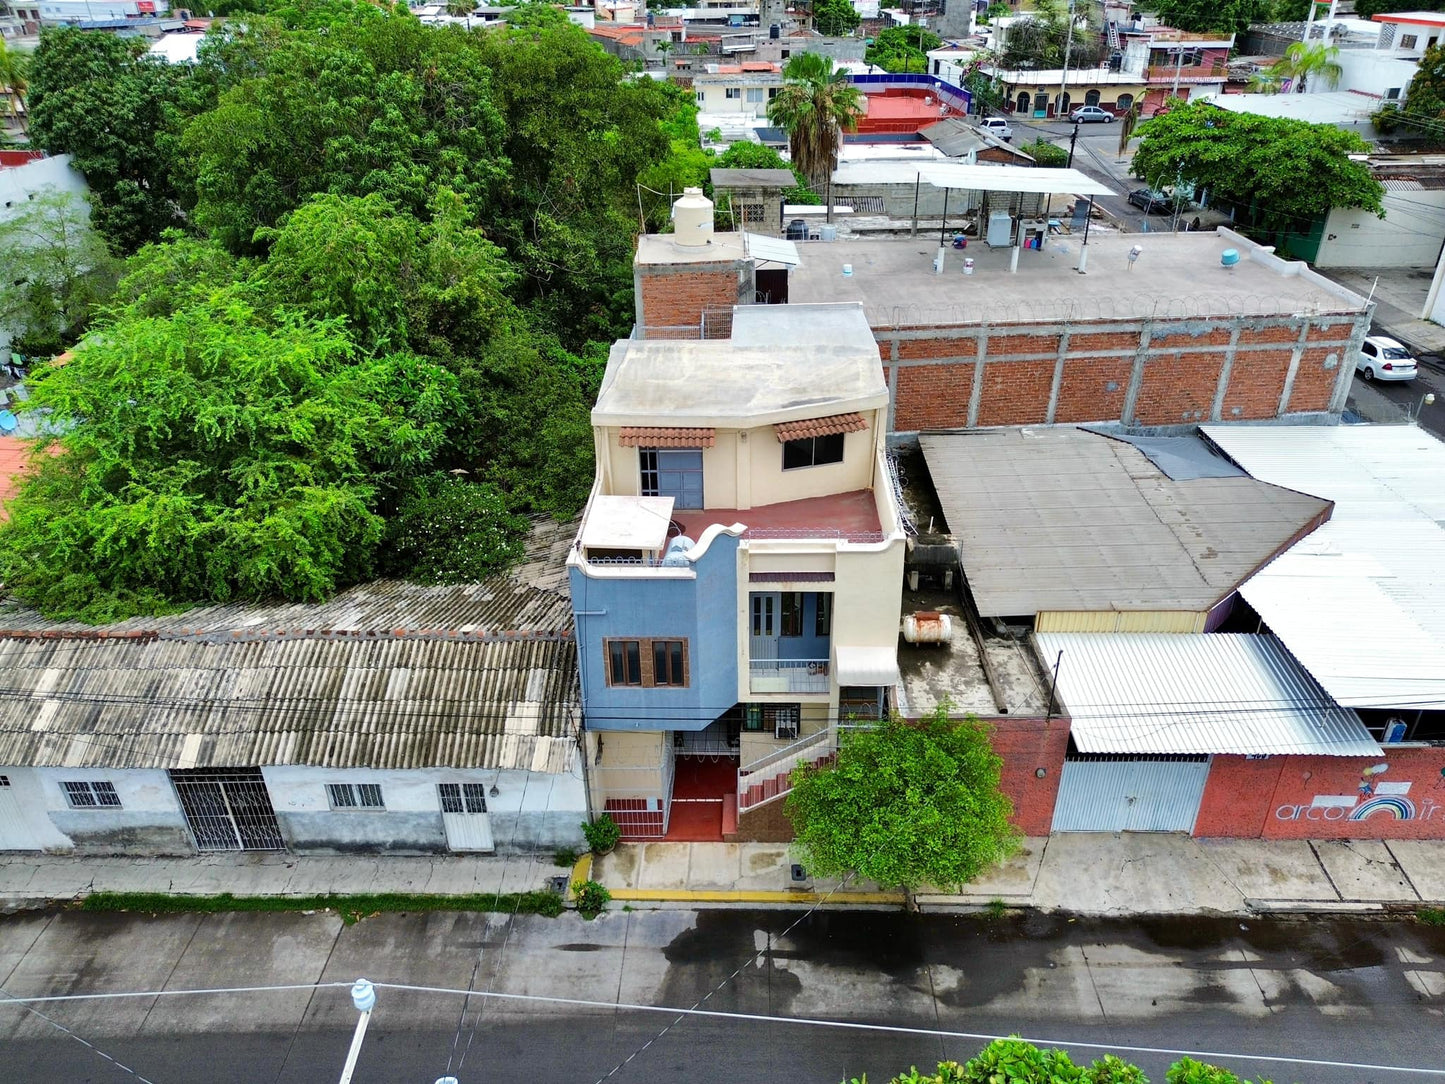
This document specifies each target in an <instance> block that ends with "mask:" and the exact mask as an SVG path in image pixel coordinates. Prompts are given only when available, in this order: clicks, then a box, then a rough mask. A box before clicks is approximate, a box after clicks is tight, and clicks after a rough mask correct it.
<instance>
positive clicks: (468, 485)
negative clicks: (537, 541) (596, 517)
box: [386, 472, 528, 583]
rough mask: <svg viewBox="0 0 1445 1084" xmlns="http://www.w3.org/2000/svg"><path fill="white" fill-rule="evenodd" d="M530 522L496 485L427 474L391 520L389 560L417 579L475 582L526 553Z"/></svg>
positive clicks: (392, 567) (392, 566) (394, 570)
mask: <svg viewBox="0 0 1445 1084" xmlns="http://www.w3.org/2000/svg"><path fill="white" fill-rule="evenodd" d="M527 527H528V524H527V520H526V518H525V517H523V516H518V515H515V514H513V513H512V512H511V511H509V510H508V508H507V498H506V497H505V496H504V495H503V494H502V491H501V490H500V489H498V488H497V487H496V486H494V485H491V484H488V483H479V482H468V481H466V480H465V479H463V478H458V477H455V476H453V475H450V474H444V473H440V472H438V473H433V474H428V475H424V476H423V477H421V478H418V479H417V480H416V481H415V482H413V483H412V484H411V487H410V489H409V491H408V492H407V493H406V495H405V496H404V497H402V499H401V502H400V503H399V504H398V506H397V510H396V515H394V516H393V517H392V518H391V520H390V522H388V524H387V528H386V551H387V556H386V563H387V566H388V568H389V569H390V570H391V571H392V573H393V574H395V575H399V576H404V577H405V578H406V579H409V580H412V581H414V582H416V583H476V582H477V581H479V580H482V579H484V578H485V577H486V576H488V575H489V574H491V573H493V572H497V571H499V570H501V569H504V568H506V567H507V566H508V565H510V564H511V563H512V562H513V561H515V560H517V558H519V557H521V555H522V539H523V537H524V536H525V535H526V533H527Z"/></svg>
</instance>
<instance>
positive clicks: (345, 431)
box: [0, 292, 456, 621]
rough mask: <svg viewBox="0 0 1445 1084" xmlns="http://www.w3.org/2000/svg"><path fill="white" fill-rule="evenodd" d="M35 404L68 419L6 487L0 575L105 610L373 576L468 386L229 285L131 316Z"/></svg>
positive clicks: (87, 349)
mask: <svg viewBox="0 0 1445 1084" xmlns="http://www.w3.org/2000/svg"><path fill="white" fill-rule="evenodd" d="M22 409H27V410H37V411H48V412H49V421H50V422H51V427H50V431H51V432H53V433H56V434H58V435H57V436H54V437H52V438H50V440H48V441H47V442H46V443H45V445H43V446H42V448H41V450H40V451H39V453H38V454H37V455H36V457H35V469H34V470H33V471H32V472H31V474H30V476H29V477H28V479H27V481H26V482H25V484H24V486H23V488H22V489H21V491H20V493H19V495H18V496H16V497H15V498H14V499H13V500H12V501H11V502H10V503H9V512H10V521H9V522H8V523H7V524H6V525H5V526H4V528H3V529H0V577H3V579H4V582H5V584H6V585H7V587H9V588H10V589H11V590H12V591H14V592H15V594H16V595H17V596H18V597H20V598H21V599H23V600H25V601H27V602H30V603H32V604H34V605H36V606H39V607H40V608H41V610H42V611H44V612H45V613H47V614H49V615H50V616H53V617H64V618H81V619H83V620H92V621H100V620H112V619H115V618H119V617H124V616H127V615H130V614H136V613H155V612H160V611H163V610H165V609H168V608H174V607H177V606H183V605H186V604H188V603H195V602H202V601H212V602H223V601H227V600H229V599H234V598H267V597H279V598H286V599H296V600H313V599H320V598H324V597H326V596H327V595H329V594H331V593H332V592H333V591H335V590H336V589H337V588H338V587H341V586H344V585H346V584H348V583H354V582H357V581H359V580H361V579H364V578H367V577H369V576H370V575H371V574H372V571H373V569H374V567H375V563H376V551H377V546H378V544H379V542H380V540H381V537H382V531H383V521H382V518H381V516H380V515H379V514H378V510H377V509H378V507H379V506H380V505H381V504H382V503H383V502H384V501H385V500H386V499H388V497H389V495H390V494H392V493H395V492H397V491H398V490H399V489H400V487H401V485H402V483H403V482H404V481H405V479H406V478H408V477H409V476H411V475H414V474H415V473H417V472H418V471H419V470H422V469H425V468H427V467H428V465H429V464H430V462H431V460H432V459H433V457H434V456H435V455H436V452H437V450H438V448H439V446H440V444H441V441H442V437H443V434H444V423H443V419H444V418H445V417H446V416H447V414H448V413H449V412H450V411H452V410H454V409H456V396H455V382H454V380H453V379H452V378H451V377H450V376H449V375H448V374H447V373H446V372H445V371H443V370H441V369H440V368H438V367H437V366H435V365H431V364H428V363H426V362H424V361H421V360H420V359H418V358H416V357H414V356H412V355H409V354H391V355H387V356H385V357H379V358H365V357H359V356H358V355H357V353H356V350H355V348H354V347H353V346H352V344H351V343H350V342H349V340H347V339H346V337H345V336H344V335H343V334H342V332H341V328H340V326H339V324H338V323H337V322H335V321H315V320H308V319H305V318H301V317H295V316H282V317H281V318H280V320H279V322H276V321H273V320H272V319H271V318H269V317H263V316H262V315H260V314H259V313H257V312H256V311H255V310H254V309H252V308H251V307H250V306H249V305H247V304H246V303H245V302H244V301H241V300H239V299H237V298H236V297H234V296H230V295H228V294H227V293H225V292H222V293H217V294H215V295H213V296H212V297H210V298H209V299H207V300H206V301H203V302H200V303H196V304H192V305H188V306H186V307H184V308H182V309H180V310H179V311H177V312H176V313H174V314H172V315H170V316H164V317H143V316H133V315H128V314H123V315H121V316H120V317H119V318H118V319H117V320H116V321H115V322H113V323H111V324H109V325H108V326H106V327H105V329H104V333H103V334H98V335H93V336H91V337H90V338H88V339H87V341H86V342H85V343H84V344H83V345H82V346H81V347H79V348H78V349H77V350H76V352H75V357H74V359H73V360H72V361H71V362H70V364H69V365H66V366H64V367H62V368H56V369H43V370H38V371H37V372H36V373H34V374H32V393H31V398H30V401H29V402H28V403H27V404H25V405H24V407H23V408H22ZM46 451H54V452H56V453H57V454H54V455H48V454H45V452H46Z"/></svg>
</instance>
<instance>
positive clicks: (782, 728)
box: [773, 722, 798, 739]
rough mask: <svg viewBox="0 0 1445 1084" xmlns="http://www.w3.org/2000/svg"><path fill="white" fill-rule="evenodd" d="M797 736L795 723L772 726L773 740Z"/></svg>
mask: <svg viewBox="0 0 1445 1084" xmlns="http://www.w3.org/2000/svg"><path fill="white" fill-rule="evenodd" d="M797 736H798V724H797V723H796V722H792V723H784V722H776V723H774V724H773V737H775V738H789V739H792V738H796V737H797Z"/></svg>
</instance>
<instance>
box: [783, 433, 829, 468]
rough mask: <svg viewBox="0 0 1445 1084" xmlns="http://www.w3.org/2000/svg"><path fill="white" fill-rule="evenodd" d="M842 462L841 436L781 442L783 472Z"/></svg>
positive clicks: (804, 438) (803, 438)
mask: <svg viewBox="0 0 1445 1084" xmlns="http://www.w3.org/2000/svg"><path fill="white" fill-rule="evenodd" d="M841 462H843V434H842V433H829V434H828V435H827V436H825V437H802V438H801V439H799V440H786V441H784V442H783V470H797V469H798V468H799V467H821V466H822V465H823V464H825V463H841Z"/></svg>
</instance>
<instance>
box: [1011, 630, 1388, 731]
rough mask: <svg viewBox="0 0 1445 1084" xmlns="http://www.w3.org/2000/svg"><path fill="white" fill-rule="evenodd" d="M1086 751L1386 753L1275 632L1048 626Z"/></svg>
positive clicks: (1051, 654)
mask: <svg viewBox="0 0 1445 1084" xmlns="http://www.w3.org/2000/svg"><path fill="white" fill-rule="evenodd" d="M1034 641H1035V643H1036V645H1037V647H1038V650H1039V653H1040V655H1041V657H1042V658H1043V659H1044V660H1045V661H1046V663H1047V664H1048V666H1049V668H1051V669H1052V667H1053V664H1054V660H1055V659H1056V658H1057V657H1058V653H1059V652H1060V651H1062V652H1063V653H1064V654H1063V659H1062V661H1061V662H1060V665H1059V677H1058V689H1059V699H1060V700H1061V701H1062V703H1063V706H1064V710H1065V711H1066V712H1067V713H1068V715H1069V717H1070V719H1071V720H1072V722H1071V723H1070V734H1072V736H1073V739H1074V744H1075V745H1076V746H1077V747H1078V748H1079V750H1080V751H1081V752H1085V753H1137V754H1140V755H1149V754H1170V753H1173V754H1180V753H1194V754H1198V753H1234V754H1244V755H1254V756H1264V755H1271V756H1272V755H1279V754H1291V753H1297V754H1315V755H1323V756H1377V755H1379V753H1380V746H1379V743H1377V742H1376V741H1375V739H1374V738H1372V737H1371V736H1370V733H1369V731H1368V730H1366V729H1365V726H1364V724H1363V723H1361V722H1360V719H1359V717H1358V716H1357V715H1356V714H1355V713H1354V712H1353V711H1350V710H1349V709H1348V708H1342V707H1340V706H1339V705H1338V704H1336V703H1335V702H1334V700H1332V699H1331V698H1330V696H1329V694H1327V693H1326V692H1325V691H1324V690H1323V689H1321V688H1320V686H1319V684H1318V683H1317V682H1315V680H1314V679H1313V678H1311V677H1310V676H1309V674H1308V673H1306V672H1305V670H1304V668H1303V667H1301V666H1300V665H1299V664H1298V663H1297V662H1295V661H1294V660H1293V659H1292V658H1290V656H1289V653H1288V652H1287V651H1285V650H1284V648H1283V646H1282V645H1281V644H1280V642H1279V641H1278V640H1276V639H1275V638H1274V637H1273V636H1254V635H1246V634H1237V633H1228V634H1225V633H1209V634H1205V635H1200V636H1192V635H1171V634H1109V633H1039V634H1036V635H1035V636H1034Z"/></svg>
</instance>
